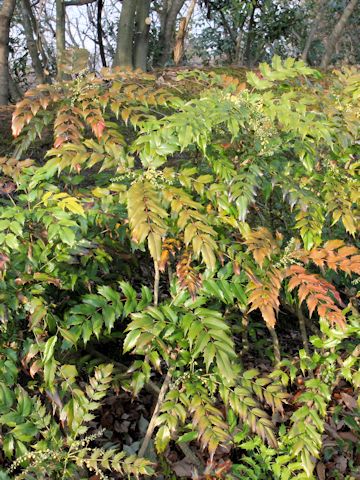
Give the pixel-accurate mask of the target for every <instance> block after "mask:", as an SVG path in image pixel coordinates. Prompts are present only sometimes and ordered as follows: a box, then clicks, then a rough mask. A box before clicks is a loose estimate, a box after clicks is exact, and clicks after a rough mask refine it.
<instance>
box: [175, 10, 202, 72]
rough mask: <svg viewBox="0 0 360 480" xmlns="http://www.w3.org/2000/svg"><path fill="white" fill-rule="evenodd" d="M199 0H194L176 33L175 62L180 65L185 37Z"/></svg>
mask: <svg viewBox="0 0 360 480" xmlns="http://www.w3.org/2000/svg"><path fill="white" fill-rule="evenodd" d="M196 2H197V0H192V1H191V4H190V7H189V10H188V12H187V14H186V17H184V18H182V19H181V21H180V25H179V30H178V32H177V34H176V39H175V47H174V63H175V65H176V66H177V65H179V63H180V62H181V60H182V58H183V56H184V48H185V38H186V34H187V29H188V26H189V23H190V20H191V17H192V14H193V13H194V10H195V5H196Z"/></svg>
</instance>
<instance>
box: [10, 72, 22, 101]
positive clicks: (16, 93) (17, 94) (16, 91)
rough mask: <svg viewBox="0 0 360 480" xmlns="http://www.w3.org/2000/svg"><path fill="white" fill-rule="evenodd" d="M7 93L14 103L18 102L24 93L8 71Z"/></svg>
mask: <svg viewBox="0 0 360 480" xmlns="http://www.w3.org/2000/svg"><path fill="white" fill-rule="evenodd" d="M9 94H10V100H11V101H12V102H15V103H16V102H19V101H20V100H21V99H22V98H23V95H24V92H23V91H22V90H21V88H20V87H19V85H18V84H17V83H16V82H15V81H14V79H13V78H12V76H11V75H10V72H9Z"/></svg>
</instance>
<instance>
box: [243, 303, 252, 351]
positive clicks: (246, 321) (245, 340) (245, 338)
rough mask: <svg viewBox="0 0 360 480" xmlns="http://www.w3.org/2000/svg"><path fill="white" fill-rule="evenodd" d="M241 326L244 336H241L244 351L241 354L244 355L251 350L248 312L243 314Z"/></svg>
mask: <svg viewBox="0 0 360 480" xmlns="http://www.w3.org/2000/svg"><path fill="white" fill-rule="evenodd" d="M241 325H242V335H241V341H242V350H241V354H242V355H244V353H247V352H248V351H249V348H250V345H249V337H248V327H249V317H248V313H247V311H246V312H244V313H243V316H242V319H241Z"/></svg>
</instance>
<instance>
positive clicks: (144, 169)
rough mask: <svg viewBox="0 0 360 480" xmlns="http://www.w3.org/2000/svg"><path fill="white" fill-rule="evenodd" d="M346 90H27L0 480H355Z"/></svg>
mask: <svg viewBox="0 0 360 480" xmlns="http://www.w3.org/2000/svg"><path fill="white" fill-rule="evenodd" d="M359 98H360V75H359V73H358V71H357V70H356V69H344V70H342V71H336V72H334V73H333V74H332V75H331V76H330V77H327V78H326V79H322V75H321V74H320V73H319V72H318V71H316V70H313V69H311V68H309V67H307V66H305V65H304V64H303V63H302V62H298V61H294V60H293V59H288V60H286V61H285V62H282V61H281V60H280V59H279V58H277V57H275V58H274V60H273V62H272V65H271V66H269V65H267V64H263V65H260V68H259V70H258V71H252V72H248V73H247V75H246V81H245V80H244V81H241V80H239V79H238V78H235V77H232V76H229V75H222V74H216V73H212V72H204V71H187V70H179V71H178V72H175V73H174V72H172V73H169V72H168V73H166V72H165V73H164V74H163V75H161V76H157V77H156V76H152V75H147V74H144V73H137V72H135V73H134V72H130V71H121V70H116V69H114V71H109V70H103V72H102V74H101V76H95V75H91V74H82V73H81V74H78V75H74V78H73V80H70V81H67V82H63V83H56V84H53V85H41V86H39V87H37V88H36V89H34V90H32V91H29V92H28V93H27V95H26V97H25V98H24V100H22V101H21V102H20V103H19V104H18V105H17V106H16V109H15V112H14V114H13V123H12V128H13V134H14V136H15V137H16V140H15V150H14V154H13V155H12V156H11V157H3V158H1V160H0V168H1V171H2V183H1V187H0V188H1V191H0V193H1V199H0V202H1V206H0V225H1V233H0V248H1V254H0V272H1V281H0V290H1V292H0V294H1V300H2V304H1V305H0V308H1V312H0V313H1V337H2V342H1V354H0V398H1V402H0V414H1V415H0V425H1V431H2V445H1V447H2V459H3V461H2V463H3V466H4V469H5V470H4V472H3V473H2V474H0V478H8V477H10V478H19V479H20V478H27V479H31V478H54V479H55V478H59V479H60V478H90V477H91V475H93V476H92V477H91V478H93V479H95V478H109V477H111V478H124V477H126V476H128V477H130V478H134V477H138V476H141V475H148V476H153V477H154V478H160V477H161V476H163V477H164V478H175V477H174V476H175V474H177V475H178V476H179V477H181V476H187V477H188V478H189V477H191V476H192V477H193V478H202V479H205V478H206V479H211V478H223V479H225V478H227V479H236V478H248V479H253V478H254V479H260V478H275V479H279V480H286V479H289V478H296V479H299V480H300V479H309V478H319V479H320V480H322V479H324V478H344V479H345V478H347V479H348V480H350V479H354V478H357V477H356V475H357V474H356V463H357V462H358V460H359V451H358V447H357V446H356V443H357V441H358V438H359V427H358V418H359V417H358V415H359V401H358V391H359V386H360V375H359V353H360V351H359V346H358V340H359V314H358V296H357V294H356V292H357V285H358V282H357V280H356V278H357V277H356V275H358V274H359V273H360V255H359V251H358V249H357V233H358V232H357V229H358V225H359V222H358V219H359V207H358V200H359V167H360V164H359V153H360V152H359V150H360V149H359V144H358V138H359V112H360V106H359ZM49 130H50V131H53V132H54V143H53V146H52V148H50V149H48V151H47V153H46V158H45V161H44V159H40V161H36V160H34V159H29V158H27V151H28V150H29V148H31V146H32V145H33V143H34V142H35V141H36V139H37V138H38V137H41V136H42V135H47V134H48V133H46V132H49ZM308 331H311V332H312V333H313V336H311V337H310V339H308V335H307V332H308ZM271 363H273V364H271ZM124 405H127V407H126V410H125V407H124ZM134 412H135V413H134ZM139 412H140V413H139ZM114 422H115V423H114ZM134 425H135V426H134ZM101 426H102V427H103V428H100V427H101ZM135 430H136V431H135ZM146 457H147V458H150V459H146ZM181 459H182V460H181ZM6 469H7V470H6ZM6 471H7V473H6ZM1 475H2V476H1Z"/></svg>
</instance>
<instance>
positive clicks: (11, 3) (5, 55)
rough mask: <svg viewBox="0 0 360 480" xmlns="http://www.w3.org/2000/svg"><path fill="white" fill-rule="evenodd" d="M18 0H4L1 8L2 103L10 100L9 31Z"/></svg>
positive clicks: (0, 81)
mask: <svg viewBox="0 0 360 480" xmlns="http://www.w3.org/2000/svg"><path fill="white" fill-rule="evenodd" d="M15 2H16V0H4V1H3V4H2V7H1V10H0V105H7V104H8V101H9V33H10V22H11V17H12V15H13V13H14V8H15Z"/></svg>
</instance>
